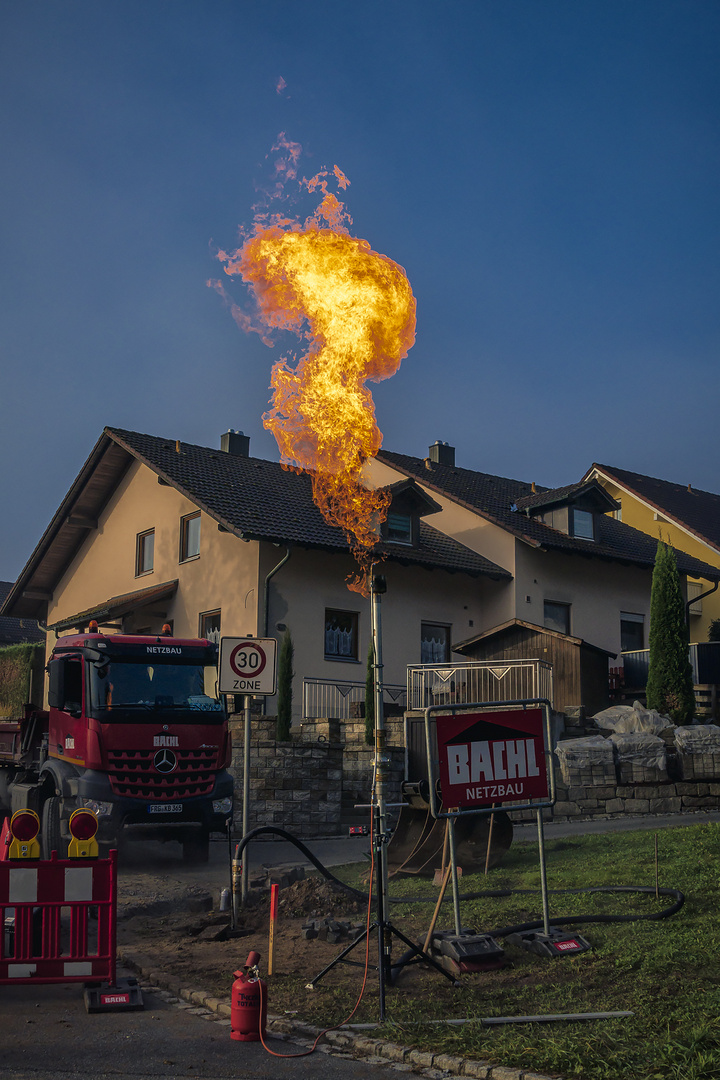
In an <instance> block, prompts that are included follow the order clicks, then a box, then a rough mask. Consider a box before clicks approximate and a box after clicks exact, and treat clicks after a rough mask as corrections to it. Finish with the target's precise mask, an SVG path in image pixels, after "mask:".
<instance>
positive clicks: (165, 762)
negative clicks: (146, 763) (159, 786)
mask: <svg viewBox="0 0 720 1080" xmlns="http://www.w3.org/2000/svg"><path fill="white" fill-rule="evenodd" d="M153 765H154V766H155V769H156V771H157V772H159V773H171V772H174V771H175V769H176V768H177V758H176V757H175V755H174V754H173V752H172V750H165V749H163V750H158V752H157V754H156V755H155V757H154V758H153Z"/></svg>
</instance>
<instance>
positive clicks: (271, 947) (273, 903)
mask: <svg viewBox="0 0 720 1080" xmlns="http://www.w3.org/2000/svg"><path fill="white" fill-rule="evenodd" d="M279 890H280V886H279V885H271V886H270V941H269V943H268V967H267V973H268V975H272V973H273V961H274V959H275V923H276V922H277V913H278V892H279Z"/></svg>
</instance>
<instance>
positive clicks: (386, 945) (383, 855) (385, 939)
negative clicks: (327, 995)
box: [307, 807, 460, 1021]
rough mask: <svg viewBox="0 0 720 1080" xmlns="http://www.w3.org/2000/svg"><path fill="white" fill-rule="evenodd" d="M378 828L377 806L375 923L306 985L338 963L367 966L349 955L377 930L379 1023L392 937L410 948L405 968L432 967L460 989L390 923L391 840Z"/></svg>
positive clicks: (389, 977)
mask: <svg viewBox="0 0 720 1080" xmlns="http://www.w3.org/2000/svg"><path fill="white" fill-rule="evenodd" d="M377 825H378V814H377V807H373V838H372V846H373V855H374V863H375V888H376V890H377V891H376V896H377V908H376V912H375V921H374V922H373V923H371V925H370V926H368V927H367V928H366V929H365V930H364V931H363V932H362V934H360V935H359V936H358V937H357V938H355V940H354V941H353V942H351V943H350V944H349V945H348V946H347V948H345V949H343V951H342V952H341V953H340V954H339V955H338V956H336V957H335V959H334V960H331V961H330V963H329V964H328V965H327V967H324V968H323V969H322V971H321V972H319V974H317V975H316V976H315V978H314V979H313V980H312V982H309V983H307V989H308V990H314V989H315V987H316V985H317V984H318V983H319V982H320V980H321V979H322V978H323V977H324V976H325V975H327V973H328V971H332V969H333V968H334V967H335V966H336V965H337V964H351V965H352V966H354V967H362V968H364V967H365V964H364V963H362V962H361V961H359V960H349V959H348V956H349V955H350V953H351V952H352V951H353V949H355V948H357V946H358V945H360V944H362V942H363V941H365V940H366V938H368V937H369V935H370V934H371V933H372V932H373V931H374V930H377V933H378V962H377V967H376V970H377V973H378V978H379V987H378V988H379V1000H380V1020H381V1021H382V1020H384V1019H385V987H386V985H387V984H388V983H389V984H390V985H392V983H393V964H392V939H393V937H396V938H398V939H399V940H400V941H402V942H403V944H404V945H407V947H408V952H407V953H405V954H404V956H403V959H402V965H403V966H404V965H405V964H413V963H425V964H430V966H431V967H433V968H435V970H436V971H439V972H440V974H441V975H444V976H445V978H446V979H449V980H450V982H451V983H452V984H453V986H459V985H460V984H459V983H458V982H457V980H456V979H455V978H454V976H453V975H451V974H450V973H449V972H448V971H446V970H445V968H444V967H442V966H441V965H440V964H438V962H437V961H436V960H434V959H433V957H432V956H429V955H428V953H426V952H425V951H424V950H423V949H422V948H421V947H420V946H419V945H417V944H415V942H413V941H410V939H409V938H407V937H405V935H404V934H403V933H402V931H400V930H398V928H397V927H396V926H393V924H392V923H391V922H390V920H389V918H388V900H387V893H386V889H385V885H384V882H385V880H386V877H385V870H386V864H387V849H386V845H387V839H388V838H387V837H386V836H384V835H383V834H382V833H380V832H379V830H378V827H377ZM395 966H396V967H399V966H400V965H395Z"/></svg>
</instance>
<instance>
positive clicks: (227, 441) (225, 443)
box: [220, 428, 250, 457]
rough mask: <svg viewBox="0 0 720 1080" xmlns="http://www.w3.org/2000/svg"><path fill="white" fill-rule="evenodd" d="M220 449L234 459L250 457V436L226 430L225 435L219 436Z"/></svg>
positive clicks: (231, 429) (229, 429)
mask: <svg viewBox="0 0 720 1080" xmlns="http://www.w3.org/2000/svg"><path fill="white" fill-rule="evenodd" d="M220 449H221V450H223V451H224V452H225V453H226V454H233V455H234V456H235V457H250V436H249V435H243V433H242V431H235V430H234V429H233V428H228V430H227V431H226V432H225V434H224V435H221V436H220Z"/></svg>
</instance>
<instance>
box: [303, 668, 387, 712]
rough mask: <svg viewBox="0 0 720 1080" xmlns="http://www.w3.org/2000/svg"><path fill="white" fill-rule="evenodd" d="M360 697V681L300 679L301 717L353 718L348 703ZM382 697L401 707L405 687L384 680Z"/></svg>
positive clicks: (360, 699)
mask: <svg viewBox="0 0 720 1080" xmlns="http://www.w3.org/2000/svg"><path fill="white" fill-rule="evenodd" d="M364 701H365V683H364V682H349V681H343V680H341V679H337V680H336V679H308V678H305V679H303V713H302V714H303V720H318V719H326V718H327V719H330V720H350V719H354V717H353V716H352V715H351V707H352V706H353V705H355V704H357V703H358V702H363V703H364ZM383 701H384V702H385V703H386V704H390V705H394V706H397V707H398V708H400V709H402V710H403V711H404V710H405V709H406V708H407V690H406V688H405V687H404V686H396V685H393V684H391V683H385V684H384V686H383ZM352 711H355V710H352ZM358 716H359V711H358Z"/></svg>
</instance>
